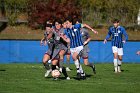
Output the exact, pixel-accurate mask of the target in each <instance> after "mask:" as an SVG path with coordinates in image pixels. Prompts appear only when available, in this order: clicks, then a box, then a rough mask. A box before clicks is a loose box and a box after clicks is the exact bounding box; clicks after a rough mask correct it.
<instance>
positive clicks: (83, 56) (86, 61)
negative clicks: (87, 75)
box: [81, 49, 96, 74]
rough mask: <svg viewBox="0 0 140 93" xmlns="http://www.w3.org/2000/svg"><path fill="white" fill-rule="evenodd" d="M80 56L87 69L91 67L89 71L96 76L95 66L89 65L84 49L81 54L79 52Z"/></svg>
mask: <svg viewBox="0 0 140 93" xmlns="http://www.w3.org/2000/svg"><path fill="white" fill-rule="evenodd" d="M81 56H82V58H83V60H84V64H85V65H86V66H88V67H91V69H92V70H93V73H94V74H96V69H95V65H94V64H93V63H89V61H88V52H87V51H86V49H84V50H83V51H82V52H81Z"/></svg>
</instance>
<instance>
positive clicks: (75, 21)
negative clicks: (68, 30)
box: [73, 18, 82, 24]
mask: <svg viewBox="0 0 140 93" xmlns="http://www.w3.org/2000/svg"><path fill="white" fill-rule="evenodd" d="M73 23H74V24H79V23H82V20H81V19H80V18H75V19H74V22H73Z"/></svg>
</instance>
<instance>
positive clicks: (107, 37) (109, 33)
mask: <svg viewBox="0 0 140 93" xmlns="http://www.w3.org/2000/svg"><path fill="white" fill-rule="evenodd" d="M111 34H112V33H111V28H110V29H109V31H108V34H107V36H106V38H105V39H104V44H105V43H107V40H108V39H109V38H110V37H111Z"/></svg>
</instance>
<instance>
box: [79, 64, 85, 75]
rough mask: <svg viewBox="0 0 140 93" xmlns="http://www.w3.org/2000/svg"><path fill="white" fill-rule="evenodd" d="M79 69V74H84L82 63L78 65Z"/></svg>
mask: <svg viewBox="0 0 140 93" xmlns="http://www.w3.org/2000/svg"><path fill="white" fill-rule="evenodd" d="M79 69H80V73H81V76H85V73H84V71H83V68H82V65H80V68H79Z"/></svg>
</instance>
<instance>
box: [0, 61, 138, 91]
mask: <svg viewBox="0 0 140 93" xmlns="http://www.w3.org/2000/svg"><path fill="white" fill-rule="evenodd" d="M139 67H140V64H123V66H122V68H123V72H122V73H118V74H115V73H114V72H113V64H96V69H97V74H96V75H94V74H93V73H92V70H91V69H90V68H88V67H86V66H84V65H83V68H84V70H85V72H86V74H87V76H88V77H87V79H86V80H80V81H78V80H75V79H74V77H76V70H75V66H74V65H73V64H72V65H71V68H72V71H71V72H68V74H69V76H70V77H71V80H69V81H68V80H65V79H63V78H62V79H60V80H58V81H53V80H52V78H51V75H50V76H49V77H48V78H44V73H45V69H44V68H43V66H42V64H14V63H13V64H0V93H62V92H63V93H139V91H140V89H139V86H140V78H139V77H140V74H139V71H140V68H139ZM61 77H63V75H61Z"/></svg>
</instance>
